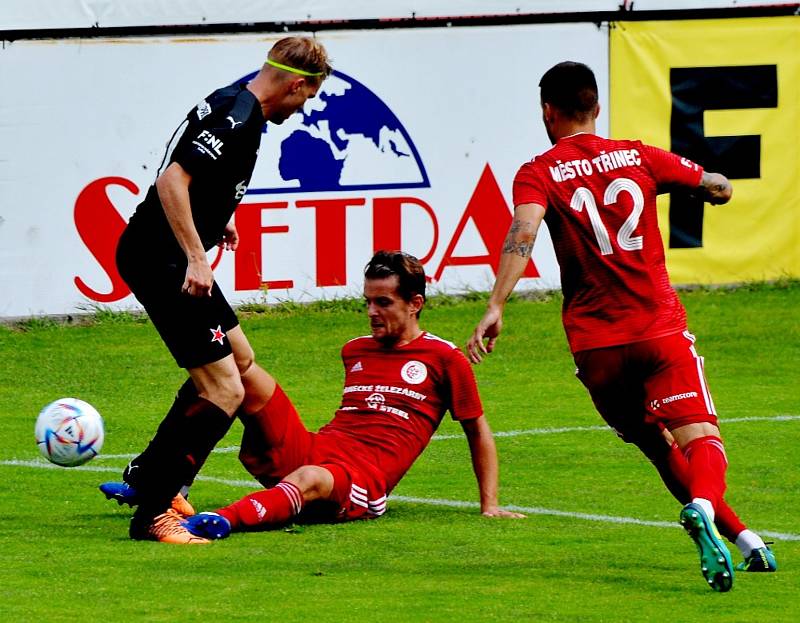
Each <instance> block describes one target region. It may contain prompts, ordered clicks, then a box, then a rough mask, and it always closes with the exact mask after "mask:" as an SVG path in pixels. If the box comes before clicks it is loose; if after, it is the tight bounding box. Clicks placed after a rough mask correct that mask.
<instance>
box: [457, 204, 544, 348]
mask: <svg viewBox="0 0 800 623" xmlns="http://www.w3.org/2000/svg"><path fill="white" fill-rule="evenodd" d="M542 218H544V207H543V206H541V205H539V204H538V203H524V204H521V205H518V206H517V207H516V208H515V209H514V220H513V221H512V222H511V227H510V228H509V230H508V234H507V235H506V240H505V243H504V244H503V252H502V254H501V255H500V266H499V267H498V270H497V279H496V280H495V283H494V288H492V293H491V295H490V296H489V303H488V305H487V308H486V313H485V314H484V315H483V318H481V320H480V322H479V323H478V326H477V327H475V330H474V331H473V333H472V337H470V338H469V341H468V342H467V356H468V357H469V360H470V361H471V362H472V363H480V362H481V360H482V359H483V356H484V355H486V354H488V353H490V352H492V350H494V344H495V342H496V341H497V336H498V335H500V331H501V329H502V328H503V309H504V307H505V304H506V300H507V299H508V297H509V296H510V295H511V291H512V290H513V289H514V286H515V285H517V281H519V278H520V277H521V276H522V273H523V272H524V271H525V267H526V266H527V264H528V260H529V259H530V257H531V252H532V251H533V244H534V242H536V233H537V232H538V231H539V225H540V224H541V222H542ZM487 338H488V341H487V342H486V343H485V344H484V341H483V340H484V339H487Z"/></svg>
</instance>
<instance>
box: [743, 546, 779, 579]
mask: <svg viewBox="0 0 800 623" xmlns="http://www.w3.org/2000/svg"><path fill="white" fill-rule="evenodd" d="M736 569H737V570H738V571H750V572H753V571H755V572H761V573H765V572H766V573H771V572H773V571H777V570H778V561H777V560H775V554H773V553H772V550H771V549H770V548H769V547H767V546H766V545H765V546H764V547H757V548H756V549H754V550H753V551H752V552H750V555H749V556H748V557H747V558H745V559H744V562H740V563H739V564H738V565H736Z"/></svg>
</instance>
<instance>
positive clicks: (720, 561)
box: [680, 503, 733, 593]
mask: <svg viewBox="0 0 800 623" xmlns="http://www.w3.org/2000/svg"><path fill="white" fill-rule="evenodd" d="M680 521H681V525H682V526H683V527H684V529H685V530H686V532H688V533H689V536H690V537H692V540H693V541H694V542H695V545H697V551H698V552H699V553H700V571H702V572H703V577H704V578H705V579H706V581H707V582H708V585H709V586H710V587H711V588H713V589H714V590H715V591H719V592H720V593H725V592H727V591H729V590H731V588H732V587H733V562H732V561H731V554H730V552H729V551H728V548H727V547H726V546H725V543H723V542H722V538H721V537H720V536H719V532H717V529H716V527H715V526H714V524H713V522H711V521H709V519H708V516H707V515H706V513H705V511H704V510H703V509H702V508H701V507H700V506H699V505H697V504H694V503H689V504H687V505H686V506H684V507H683V510H681V519H680Z"/></svg>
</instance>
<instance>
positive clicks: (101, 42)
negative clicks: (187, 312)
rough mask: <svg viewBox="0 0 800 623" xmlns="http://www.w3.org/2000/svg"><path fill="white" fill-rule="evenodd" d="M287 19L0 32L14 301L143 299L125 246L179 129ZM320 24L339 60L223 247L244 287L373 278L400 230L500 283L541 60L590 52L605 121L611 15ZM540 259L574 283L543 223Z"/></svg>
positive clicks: (5, 201)
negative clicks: (208, 33) (124, 256)
mask: <svg viewBox="0 0 800 623" xmlns="http://www.w3.org/2000/svg"><path fill="white" fill-rule="evenodd" d="M277 38H278V37H277V36H274V37H265V36H250V35H231V36H224V37H213V38H192V39H182V38H139V39H134V38H129V39H120V40H108V39H93V40H64V41H17V42H13V43H11V44H7V45H6V46H5V47H4V48H3V49H2V50H0V84H2V85H4V88H3V89H2V92H0V145H2V147H1V149H2V156H0V292H1V293H2V294H0V317H16V316H29V315H36V314H66V313H75V312H79V311H81V310H85V309H87V308H91V307H92V306H95V305H98V304H102V305H108V306H111V307H112V308H116V309H128V308H133V307H135V306H136V301H135V299H134V298H133V297H132V296H131V295H130V293H129V292H128V290H127V288H126V287H125V285H124V283H122V281H121V280H120V278H119V276H118V274H117V273H116V269H115V267H114V262H113V252H114V248H115V245H116V240H117V239H118V236H119V233H120V231H121V229H122V227H123V226H124V223H125V222H126V221H127V219H128V218H129V217H130V215H131V214H132V213H133V211H134V209H135V208H136V205H137V204H138V203H139V202H140V201H141V200H142V199H143V198H144V195H145V193H146V191H147V188H148V187H149V186H150V185H151V184H152V182H153V179H154V176H155V171H156V170H157V168H158V165H159V163H160V161H161V159H162V156H163V150H164V146H165V144H166V142H167V140H168V139H169V137H170V136H171V134H172V132H173V131H174V129H175V128H176V127H177V126H178V125H179V123H180V121H181V119H182V118H183V117H184V116H185V114H186V113H187V112H188V111H189V110H190V109H191V108H193V107H194V106H195V105H196V104H197V103H198V102H199V101H200V100H201V99H202V98H203V97H205V96H206V95H207V94H208V93H210V92H211V91H213V90H214V89H216V88H218V87H220V86H223V85H225V84H229V83H231V82H234V81H238V80H240V79H242V78H243V77H246V76H248V75H249V74H251V73H253V72H255V71H256V70H257V69H258V68H259V67H260V65H261V63H262V61H263V59H264V58H265V56H266V53H267V50H268V49H269V48H270V47H271V45H272V43H273V42H274V41H276V40H277ZM320 38H321V40H322V42H323V43H324V44H325V45H326V47H327V48H328V51H329V53H330V55H331V57H332V59H333V64H334V67H335V70H336V73H335V74H334V76H332V77H331V78H330V79H329V80H327V81H326V82H325V84H324V87H323V90H322V91H321V94H320V96H319V97H318V98H317V99H315V100H312V101H311V102H309V103H308V104H307V107H306V109H305V110H304V112H303V113H298V114H296V115H294V116H293V117H291V118H290V119H288V120H287V121H286V122H285V123H284V124H283V125H281V126H273V125H269V126H268V130H267V132H266V133H265V134H264V135H263V138H262V145H261V153H260V156H259V161H258V163H257V165H256V169H255V172H254V175H253V178H252V180H251V184H250V188H249V190H248V192H247V194H246V196H245V197H244V199H243V201H242V204H241V205H240V207H239V209H238V210H237V216H236V218H237V224H238V226H239V231H240V235H241V237H242V246H241V247H240V249H239V250H238V251H237V252H236V253H235V254H233V253H230V252H226V253H224V254H222V256H221V258H217V257H216V253H215V252H214V251H212V252H211V253H210V254H209V257H210V259H212V260H215V261H217V260H218V262H217V265H216V267H215V274H216V279H217V281H218V282H219V283H220V286H221V287H222V289H223V291H224V292H225V293H226V295H227V296H228V298H229V300H231V301H232V302H234V303H241V302H247V301H256V300H258V301H261V300H263V301H266V302H274V301H277V300H284V299H292V300H309V299H318V298H334V297H341V296H357V295H359V293H360V288H361V284H362V269H363V266H364V264H365V263H366V261H367V260H368V259H369V257H370V256H371V254H372V252H373V251H374V249H376V248H381V247H398V246H399V247H401V248H402V249H403V250H405V251H408V252H410V253H412V254H414V255H417V256H418V257H420V258H421V259H423V260H424V264H425V267H426V272H427V273H428V275H429V276H430V277H431V278H432V279H433V282H434V283H433V286H432V287H433V288H434V289H436V288H438V289H443V290H446V291H461V290H464V289H479V290H486V289H489V288H490V287H491V284H492V282H493V278H494V269H495V268H496V262H497V261H498V259H499V251H500V247H501V246H502V240H503V238H504V236H505V233H506V229H507V227H508V224H509V223H510V220H511V182H512V180H513V177H514V174H515V173H516V171H517V168H518V167H519V165H520V164H521V163H523V162H524V161H526V160H528V159H530V157H531V156H533V155H534V154H536V153H538V152H540V151H543V150H544V149H546V148H548V147H549V142H548V140H547V137H546V135H545V132H544V129H543V127H542V124H541V120H540V110H539V105H538V87H537V84H538V80H539V78H540V77H541V75H542V73H543V72H544V71H546V70H547V69H548V68H549V67H550V66H552V65H553V64H555V63H557V62H559V61H562V60H565V59H567V58H568V59H570V60H577V61H582V62H585V63H588V64H589V65H590V66H592V67H593V68H594V70H595V72H596V74H597V78H598V83H599V86H600V90H601V105H602V107H603V111H604V112H603V114H602V116H601V118H600V123H599V127H598V131H599V132H600V133H602V134H606V133H607V117H606V115H605V110H606V108H607V107H606V102H607V93H608V88H607V85H608V64H607V63H608V61H607V59H608V53H607V52H608V50H607V46H608V34H607V32H606V31H605V30H604V29H598V27H597V26H595V25H589V24H558V25H547V26H543V25H541V26H515V27H479V28H465V29H424V30H385V31H359V32H336V33H326V34H324V35H323V36H321V37H320ZM141 252H142V254H146V253H147V252H148V249H146V248H145V249H142V250H141ZM533 259H534V263H535V270H538V273H539V275H540V277H539V278H536V279H524V280H523V281H522V283H521V287H523V288H532V287H547V288H552V287H557V286H558V284H559V278H558V271H557V265H556V263H555V259H554V256H553V253H552V247H551V245H550V242H549V239H548V238H547V236H546V234H545V235H542V236H540V239H539V241H538V242H537V245H536V250H535V252H534V258H533ZM529 270H530V272H529V274H535V272H533V271H534V266H533V265H530V266H529Z"/></svg>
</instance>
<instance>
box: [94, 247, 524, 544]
mask: <svg viewBox="0 0 800 623" xmlns="http://www.w3.org/2000/svg"><path fill="white" fill-rule="evenodd" d="M364 299H365V301H366V306H367V315H368V317H369V323H370V331H371V335H369V336H364V337H358V338H355V339H353V340H350V341H349V342H347V343H346V344H345V345H344V347H343V348H342V363H343V364H344V373H345V378H344V391H343V395H342V404H341V406H340V407H339V409H338V410H337V412H336V415H335V416H334V418H333V420H331V421H330V422H329V423H328V424H327V425H325V426H324V427H322V429H320V431H319V432H317V433H312V432H309V431H308V430H307V429H306V427H305V426H304V425H303V423H302V421H301V420H300V418H299V416H298V414H297V411H295V408H294V406H293V405H292V403H291V402H290V401H289V398H288V397H287V396H286V394H285V393H284V392H283V390H282V389H281V387H280V386H279V385H278V384H277V383H276V382H275V381H274V379H272V377H270V384H269V390H268V391H267V392H265V393H264V394H263V396H262V398H263V400H262V403H261V404H260V405H257V406H256V408H254V409H253V410H252V411H251V413H252V414H251V415H240V417H241V419H242V422H243V423H244V435H243V437H242V445H241V451H240V454H239V458H240V459H241V461H242V463H243V464H244V466H245V467H246V468H247V470H248V471H249V472H250V473H251V474H252V475H253V476H255V478H256V479H257V480H258V481H259V482H261V483H262V484H263V485H264V486H265V487H268V488H267V489H265V490H261V491H257V492H255V493H251V494H250V495H247V496H245V497H243V498H242V499H240V500H239V501H237V502H234V503H233V504H231V505H230V506H226V507H225V508H221V509H219V510H217V511H216V512H206V513H199V514H196V515H193V516H189V517H187V518H186V519H184V520H183V522H182V528H181V529H182V530H185V531H186V534H184V535H180V536H182V537H183V538H179V535H176V538H175V539H174V542H192V543H197V542H203V543H205V542H208V539H219V538H223V537H226V536H228V534H229V533H230V532H231V531H232V530H252V529H259V528H266V527H271V526H277V525H281V524H285V523H287V522H289V521H291V520H292V519H293V518H295V517H297V516H298V515H300V514H301V512H303V511H304V509H308V510H309V511H311V512H313V513H314V517H315V519H316V520H319V519H320V518H322V519H323V520H329V521H347V520H354V519H362V518H374V517H379V516H381V515H382V514H383V513H384V512H385V510H386V496H387V495H388V494H389V493H390V492H391V491H392V489H394V487H395V485H397V483H398V482H399V481H400V479H401V478H402V477H403V476H404V475H405V473H406V472H407V471H408V470H409V468H410V467H411V465H412V463H413V462H414V461H415V460H416V458H417V457H418V456H419V455H420V453H421V452H422V451H423V450H424V449H425V446H427V444H428V442H429V441H430V438H431V436H432V435H433V433H434V432H435V431H436V428H437V427H438V426H439V423H440V422H441V420H442V417H443V416H444V413H445V412H446V411H450V413H451V414H452V417H453V418H454V419H455V420H457V421H458V422H459V423H460V424H461V426H462V427H463V429H464V432H465V434H466V437H467V442H468V444H469V449H470V453H471V456H472V465H473V468H474V471H475V476H476V478H477V481H478V488H479V492H480V507H481V512H482V513H483V514H484V515H486V516H488V517H511V518H519V517H523V515H521V514H519V513H513V512H509V511H505V510H503V509H501V508H499V506H498V497H497V486H498V485H497V481H498V463H497V452H496V449H495V444H494V439H493V437H492V432H491V430H490V428H489V425H488V423H487V421H486V417H485V416H484V415H483V410H482V407H481V402H480V398H479V396H478V390H477V387H476V384H475V377H474V375H473V372H472V369H471V367H470V365H469V362H468V361H467V359H466V358H465V357H464V355H463V354H462V353H461V351H459V350H458V348H456V347H455V346H454V345H453V344H451V343H450V342H446V341H445V340H442V339H441V338H438V337H436V336H434V335H431V334H430V333H426V332H425V331H423V330H421V329H420V327H419V315H420V313H421V312H422V308H423V306H424V304H425V273H424V270H423V268H422V265H421V264H420V263H419V261H418V260H417V259H416V258H414V257H412V256H410V255H407V254H405V253H400V252H385V251H381V252H378V253H377V254H376V255H375V256H374V257H373V258H372V259H371V260H370V262H369V264H367V267H366V270H365V281H364ZM103 487H105V489H108V490H112V489H113V490H115V491H116V492H117V493H118V494H119V496H121V497H119V499H121V500H123V498H124V500H123V501H129V500H131V499H135V495H136V494H135V491H133V489H132V488H131V487H130V486H128V485H124V484H122V483H106V484H105V485H103ZM187 510H188V509H187ZM192 535H194V537H193V538H189V537H192Z"/></svg>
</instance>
